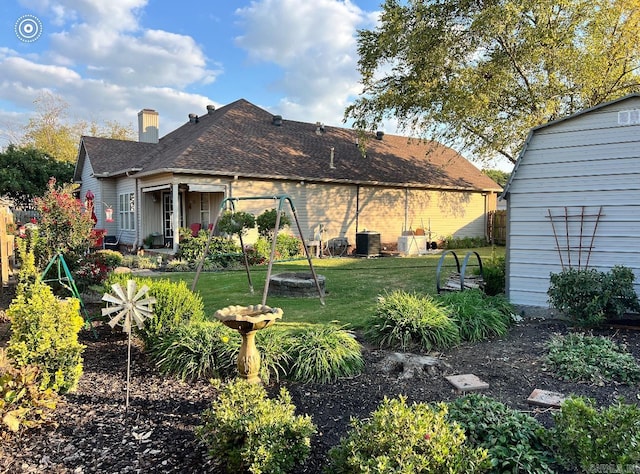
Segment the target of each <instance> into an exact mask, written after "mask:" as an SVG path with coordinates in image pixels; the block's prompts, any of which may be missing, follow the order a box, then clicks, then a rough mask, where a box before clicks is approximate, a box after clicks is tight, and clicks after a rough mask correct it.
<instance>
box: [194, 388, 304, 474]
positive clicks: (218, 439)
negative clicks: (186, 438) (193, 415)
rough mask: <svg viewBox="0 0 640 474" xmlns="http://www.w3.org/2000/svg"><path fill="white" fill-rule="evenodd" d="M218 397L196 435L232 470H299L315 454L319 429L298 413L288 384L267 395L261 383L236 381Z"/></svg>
mask: <svg viewBox="0 0 640 474" xmlns="http://www.w3.org/2000/svg"><path fill="white" fill-rule="evenodd" d="M217 387H218V388H219V389H220V392H219V394H218V398H217V399H216V400H215V401H214V402H213V403H212V405H211V408H209V409H208V410H206V411H205V412H204V413H203V414H202V420H203V422H204V424H203V425H202V426H199V427H198V428H196V435H197V436H198V438H199V439H200V440H201V441H202V442H203V443H204V444H205V445H206V446H207V450H208V453H209V455H210V456H211V457H212V458H213V459H215V460H216V461H217V462H218V463H219V465H220V466H225V467H226V470H227V472H252V473H287V472H293V471H294V469H295V468H296V467H299V466H300V465H301V464H302V463H303V462H304V460H305V459H306V458H307V456H308V455H309V452H310V450H311V436H312V435H313V434H314V433H315V431H316V428H315V426H314V424H313V422H312V421H311V418H310V417H309V416H306V415H305V416H296V415H295V414H294V412H295V408H296V407H295V406H294V405H293V404H292V403H291V396H290V395H289V393H288V392H287V390H286V389H284V388H282V389H281V390H280V394H279V396H278V398H275V399H269V398H267V392H266V390H265V389H264V387H263V386H262V385H261V384H250V383H248V382H246V381H245V380H240V379H238V380H235V381H233V382H229V383H228V384H225V385H223V386H221V385H220V384H219V383H217Z"/></svg>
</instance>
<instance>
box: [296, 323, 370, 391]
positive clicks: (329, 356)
mask: <svg viewBox="0 0 640 474" xmlns="http://www.w3.org/2000/svg"><path fill="white" fill-rule="evenodd" d="M287 346H288V347H287V351H288V352H289V354H291V357H292V363H291V367H290V369H289V370H288V375H287V378H289V379H292V380H296V381H299V382H318V383H331V382H334V381H336V380H337V379H339V378H341V377H350V376H353V375H357V374H359V373H361V372H362V370H363V369H364V360H363V358H362V353H361V351H360V344H359V343H358V341H356V339H355V338H354V337H353V336H352V335H351V334H350V333H348V332H347V331H344V330H342V329H340V328H337V327H335V326H332V325H328V324H322V325H314V326H308V327H305V328H303V329H299V330H295V331H293V332H292V333H291V334H290V336H289V338H288V340H287Z"/></svg>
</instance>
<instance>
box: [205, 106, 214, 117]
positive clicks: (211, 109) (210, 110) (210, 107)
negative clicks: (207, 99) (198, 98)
mask: <svg viewBox="0 0 640 474" xmlns="http://www.w3.org/2000/svg"><path fill="white" fill-rule="evenodd" d="M215 111H216V106H215V105H207V113H208V114H209V115H213V113H214V112H215Z"/></svg>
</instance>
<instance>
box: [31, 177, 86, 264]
mask: <svg viewBox="0 0 640 474" xmlns="http://www.w3.org/2000/svg"><path fill="white" fill-rule="evenodd" d="M76 188H77V185H64V186H62V187H57V186H56V180H55V179H54V178H52V179H51V180H49V184H48V189H47V192H46V193H45V195H44V196H43V197H41V198H35V201H34V202H35V206H36V209H37V211H38V213H39V215H40V217H39V218H38V232H39V235H40V239H39V240H38V242H37V247H36V251H35V253H36V265H37V266H38V267H39V268H44V266H45V265H46V264H47V263H48V262H49V260H51V258H52V257H53V256H54V255H55V254H56V252H61V253H62V254H63V255H64V258H65V260H66V262H67V264H68V265H69V267H70V268H72V269H73V268H75V266H76V265H77V264H78V263H79V262H80V260H81V259H82V257H83V256H84V254H85V253H86V251H87V249H89V248H90V247H92V246H93V244H94V242H92V241H91V239H92V236H91V231H92V230H93V226H94V222H93V220H92V219H91V213H90V212H87V211H86V210H85V209H83V204H82V202H81V201H80V200H79V199H76V198H75V197H73V192H74V191H75V190H76Z"/></svg>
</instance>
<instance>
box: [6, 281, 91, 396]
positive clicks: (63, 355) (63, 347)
mask: <svg viewBox="0 0 640 474" xmlns="http://www.w3.org/2000/svg"><path fill="white" fill-rule="evenodd" d="M7 316H8V317H9V319H10V320H11V338H10V339H9V344H8V346H7V348H8V354H9V356H10V357H11V358H12V359H13V360H14V361H15V363H16V364H17V366H18V367H24V366H27V365H35V366H37V367H38V368H39V369H40V387H41V388H42V389H43V390H44V389H47V388H52V389H53V390H55V391H57V392H60V393H66V392H69V391H73V390H74V389H75V387H76V385H77V384H78V380H79V379H80V376H81V375H82V351H83V349H84V346H83V345H82V344H80V343H79V342H78V332H80V329H81V328H82V326H83V325H84V321H83V319H82V317H81V316H80V302H79V301H78V300H77V299H76V298H69V299H67V300H60V299H58V298H56V297H55V295H54V294H53V291H52V290H51V288H49V287H48V286H47V285H46V284H44V283H42V282H40V281H39V280H38V281H36V282H35V283H34V284H33V285H32V286H31V287H30V289H29V290H28V291H27V292H25V293H24V294H20V295H17V296H16V298H15V299H14V300H13V301H12V302H11V305H10V306H9V309H8V310H7Z"/></svg>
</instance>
